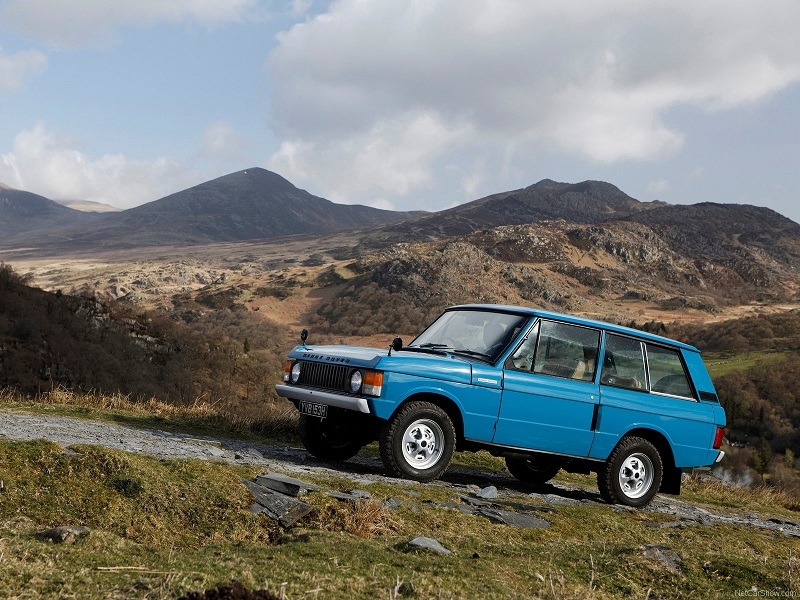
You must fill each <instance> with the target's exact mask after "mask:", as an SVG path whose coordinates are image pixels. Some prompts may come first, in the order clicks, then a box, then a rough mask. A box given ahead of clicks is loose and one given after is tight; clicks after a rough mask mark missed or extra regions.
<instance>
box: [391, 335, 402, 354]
mask: <svg viewBox="0 0 800 600" xmlns="http://www.w3.org/2000/svg"><path fill="white" fill-rule="evenodd" d="M402 349H403V338H399V337H396V338H394V339H393V340H392V350H394V351H395V352H397V351H398V350H402Z"/></svg>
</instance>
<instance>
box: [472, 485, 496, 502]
mask: <svg viewBox="0 0 800 600" xmlns="http://www.w3.org/2000/svg"><path fill="white" fill-rule="evenodd" d="M475 495H476V496H477V497H478V498H484V499H485V500H494V499H495V498H497V488H496V487H494V486H493V485H490V486H488V487H485V488H483V489H482V490H480V491H479V492H476V493H475Z"/></svg>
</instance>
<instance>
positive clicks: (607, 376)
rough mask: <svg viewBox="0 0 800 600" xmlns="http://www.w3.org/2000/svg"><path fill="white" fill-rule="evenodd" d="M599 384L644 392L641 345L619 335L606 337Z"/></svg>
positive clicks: (645, 384) (644, 379) (645, 387)
mask: <svg viewBox="0 0 800 600" xmlns="http://www.w3.org/2000/svg"><path fill="white" fill-rule="evenodd" d="M600 382H601V383H605V384H606V385H614V386H617V387H624V388H628V389H632V390H646V389H647V377H646V376H645V369H644V353H643V352H642V343H641V342H640V341H638V340H634V339H633V338H629V337H623V336H621V335H614V334H608V335H606V351H605V355H604V356H603V371H602V374H601V375H600Z"/></svg>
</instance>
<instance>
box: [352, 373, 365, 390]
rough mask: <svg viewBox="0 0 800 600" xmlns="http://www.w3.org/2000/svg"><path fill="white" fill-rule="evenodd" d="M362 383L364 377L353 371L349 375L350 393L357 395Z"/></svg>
mask: <svg viewBox="0 0 800 600" xmlns="http://www.w3.org/2000/svg"><path fill="white" fill-rule="evenodd" d="M363 382H364V376H363V375H362V374H361V371H353V373H352V374H351V375H350V391H351V392H353V393H354V394H356V393H358V391H359V390H360V389H361V384H362V383H363Z"/></svg>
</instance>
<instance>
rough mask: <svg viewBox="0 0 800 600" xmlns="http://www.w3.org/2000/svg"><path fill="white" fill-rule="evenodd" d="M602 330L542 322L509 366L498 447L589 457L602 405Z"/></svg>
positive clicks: (525, 341) (507, 366) (505, 379)
mask: <svg viewBox="0 0 800 600" xmlns="http://www.w3.org/2000/svg"><path fill="white" fill-rule="evenodd" d="M599 345H600V331H599V330H597V329H594V328H591V327H584V326H580V325H574V324H570V323H562V322H558V321H552V320H547V319H540V320H539V321H537V322H536V324H535V325H534V326H533V327H532V329H531V330H530V332H529V333H528V335H527V336H526V337H525V338H524V339H523V341H522V343H521V344H520V346H519V347H518V348H517V349H516V350H515V352H514V353H513V354H512V355H511V357H510V358H509V359H508V360H507V361H506V363H505V369H504V373H503V392H502V397H501V403H500V412H499V415H498V419H497V425H496V427H495V434H494V438H493V440H492V441H493V443H495V444H500V445H503V446H511V447H517V448H526V449H531V450H541V451H545V452H555V453H559V454H570V455H573V456H586V455H588V453H589V449H590V448H591V445H592V440H593V438H594V431H593V424H594V418H595V410H596V406H597V404H598V401H599V388H598V385H599V384H598V383H597V376H596V375H597V355H598V348H599Z"/></svg>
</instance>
